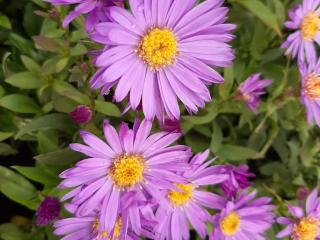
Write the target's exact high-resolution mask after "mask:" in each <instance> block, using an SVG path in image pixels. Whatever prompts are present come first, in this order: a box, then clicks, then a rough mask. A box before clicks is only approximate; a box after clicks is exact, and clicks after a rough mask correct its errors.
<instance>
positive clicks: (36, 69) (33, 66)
mask: <svg viewBox="0 0 320 240" xmlns="http://www.w3.org/2000/svg"><path fill="white" fill-rule="evenodd" d="M21 60H22V62H23V64H24V66H25V67H26V68H27V69H28V70H29V71H30V72H32V73H40V72H41V69H40V65H39V64H38V63H37V62H36V61H34V60H33V59H32V58H29V57H28V56H24V55H22V56H21Z"/></svg>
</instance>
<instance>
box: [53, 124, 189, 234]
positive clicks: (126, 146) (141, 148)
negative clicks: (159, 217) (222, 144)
mask: <svg viewBox="0 0 320 240" xmlns="http://www.w3.org/2000/svg"><path fill="white" fill-rule="evenodd" d="M151 127H152V123H151V122H149V121H147V120H144V121H142V122H141V124H140V123H139V122H138V121H135V124H134V125H133V129H130V128H129V127H128V125H127V124H125V123H123V124H122V125H121V126H120V130H119V134H118V133H117V131H116V130H115V129H114V128H113V127H112V126H111V125H110V124H109V122H108V121H105V122H104V126H103V128H104V136H105V138H106V140H107V143H105V142H104V141H102V140H101V139H100V138H98V137H96V136H95V135H93V134H91V133H89V132H86V131H81V137H82V139H83V141H84V142H85V143H86V145H83V144H71V145H70V148H71V149H73V150H74V151H77V152H81V153H83V154H85V155H86V156H88V157H87V159H85V160H82V161H80V162H78V163H77V164H76V166H75V167H73V168H71V169H68V170H66V171H64V172H63V173H62V174H60V176H61V177H62V178H64V180H63V181H62V182H61V184H60V185H59V186H60V187H61V188H75V189H73V190H72V191H71V192H69V193H68V194H67V195H65V197H64V198H63V199H62V200H66V199H69V198H72V201H71V203H70V204H71V205H70V206H69V211H70V210H71V211H72V212H74V213H75V214H76V215H77V216H88V215H89V214H91V213H92V212H93V211H95V210H96V209H98V210H99V211H100V212H101V214H100V215H101V217H100V219H99V220H100V222H101V225H102V226H103V229H104V230H105V231H107V233H109V234H110V233H111V231H112V229H113V227H114V225H115V223H116V219H117V216H118V215H119V212H120V207H119V205H120V202H121V200H122V199H123V198H124V195H125V194H126V193H127V192H129V191H130V192H132V191H136V192H137V194H138V195H139V196H141V195H143V194H144V195H146V196H152V197H153V198H154V199H155V201H157V202H158V203H159V204H161V205H162V204H164V205H166V204H168V202H167V201H166V200H165V198H163V196H162V195H161V190H163V189H168V188H174V186H173V184H172V183H171V182H183V181H185V179H184V178H183V177H181V176H179V175H177V174H176V173H175V171H176V170H177V169H182V170H183V169H186V168H187V166H188V165H187V160H188V159H189V157H190V155H191V151H190V149H189V148H188V147H187V146H184V145H175V146H169V145H171V144H172V143H173V142H174V141H176V140H177V139H178V138H179V137H180V135H181V134H180V133H168V132H158V133H155V134H152V135H150V130H151ZM149 135H150V136H149ZM130 196H131V198H134V197H135V196H134V195H130ZM129 200H130V198H128V199H127V200H126V201H127V202H129ZM100 209H101V210H100ZM106 216H107V217H106ZM128 217H129V218H130V221H131V222H133V223H135V224H136V225H135V228H134V230H135V231H136V233H137V234H138V235H140V231H141V224H140V221H139V216H138V215H137V214H130V215H129V216H128Z"/></svg>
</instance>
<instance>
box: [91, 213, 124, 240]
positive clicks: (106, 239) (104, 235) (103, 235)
mask: <svg viewBox="0 0 320 240" xmlns="http://www.w3.org/2000/svg"><path fill="white" fill-rule="evenodd" d="M99 224H100V223H99V219H98V218H97V219H96V220H95V221H94V222H93V224H92V229H93V231H94V232H98V231H99ZM121 227H122V218H121V216H119V217H118V219H117V221H116V224H115V226H114V229H113V238H112V240H115V239H118V238H119V237H120V233H121ZM99 239H101V240H111V238H110V236H109V234H108V233H107V231H105V230H104V231H102V232H100V233H99Z"/></svg>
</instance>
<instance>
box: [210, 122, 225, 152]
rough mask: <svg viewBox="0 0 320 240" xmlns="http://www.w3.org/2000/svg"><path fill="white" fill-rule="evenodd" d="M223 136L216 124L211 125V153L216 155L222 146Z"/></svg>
mask: <svg viewBox="0 0 320 240" xmlns="http://www.w3.org/2000/svg"><path fill="white" fill-rule="evenodd" d="M222 140H223V135H222V131H221V128H220V126H219V125H218V123H216V122H214V123H213V134H212V137H211V143H210V149H211V151H212V152H213V153H215V154H216V153H217V152H218V151H219V149H220V148H221V146H222Z"/></svg>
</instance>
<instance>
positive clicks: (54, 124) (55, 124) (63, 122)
mask: <svg viewBox="0 0 320 240" xmlns="http://www.w3.org/2000/svg"><path fill="white" fill-rule="evenodd" d="M77 128H78V127H77V125H75V124H74V122H73V121H72V120H71V119H70V117H69V116H68V115H66V114H61V113H52V114H48V115H45V116H42V117H39V118H36V119H34V120H32V121H31V122H29V123H28V124H27V125H25V126H24V127H23V128H21V129H20V131H19V132H18V133H17V135H16V138H20V137H21V136H23V135H24V134H27V133H32V132H35V131H40V130H41V131H44V130H49V129H55V130H60V131H63V132H66V133H68V134H69V135H72V134H73V133H74V132H75V131H76V130H77Z"/></svg>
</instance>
